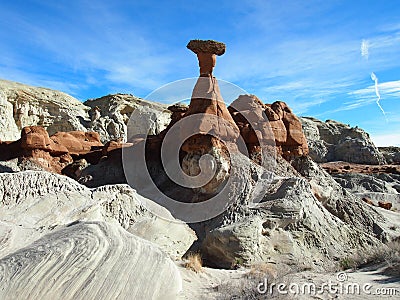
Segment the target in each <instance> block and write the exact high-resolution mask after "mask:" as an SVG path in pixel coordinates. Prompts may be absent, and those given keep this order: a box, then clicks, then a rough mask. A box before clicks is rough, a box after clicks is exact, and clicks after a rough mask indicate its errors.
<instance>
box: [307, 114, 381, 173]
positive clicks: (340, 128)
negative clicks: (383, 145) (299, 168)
mask: <svg viewBox="0 0 400 300" xmlns="http://www.w3.org/2000/svg"><path fill="white" fill-rule="evenodd" d="M300 121H301V123H302V125H303V130H304V134H305V136H306V138H307V142H308V147H309V149H310V156H311V158H312V159H313V160H314V161H316V162H330V161H347V162H353V163H360V164H371V165H378V164H384V163H385V162H386V160H385V158H384V156H383V155H382V154H381V153H380V152H379V150H378V148H377V147H375V145H374V144H373V142H372V141H371V139H370V137H369V135H368V133H366V132H365V131H364V130H362V129H361V128H358V127H354V128H352V127H350V126H348V125H346V124H343V123H339V122H336V121H332V120H328V121H326V122H322V121H320V120H317V119H315V118H306V117H304V118H300Z"/></svg>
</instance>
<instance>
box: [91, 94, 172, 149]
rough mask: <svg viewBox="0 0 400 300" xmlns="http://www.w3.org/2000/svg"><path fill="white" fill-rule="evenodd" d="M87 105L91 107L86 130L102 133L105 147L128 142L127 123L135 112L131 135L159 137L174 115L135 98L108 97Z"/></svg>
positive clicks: (122, 96) (165, 109)
mask: <svg viewBox="0 0 400 300" xmlns="http://www.w3.org/2000/svg"><path fill="white" fill-rule="evenodd" d="M84 104H85V105H86V106H88V107H90V111H89V114H90V119H91V121H90V123H89V124H88V125H87V128H88V129H89V130H92V131H95V132H97V133H99V134H100V137H101V141H102V142H103V143H106V142H108V141H110V140H115V139H119V138H120V139H122V140H125V141H126V139H127V124H128V120H129V118H130V117H131V114H132V112H133V111H135V110H137V111H136V113H135V118H136V119H135V127H133V126H131V127H130V128H129V134H131V135H139V134H145V135H146V134H150V135H156V134H159V133H160V132H161V131H162V130H164V129H165V128H166V127H167V126H168V124H169V122H170V120H171V111H170V110H168V106H167V105H162V104H159V103H156V102H150V101H146V100H143V99H140V98H137V97H135V96H132V95H124V94H117V95H108V96H104V97H101V98H98V99H92V100H88V101H86V102H85V103H84ZM147 129H149V130H147ZM145 131H146V132H145Z"/></svg>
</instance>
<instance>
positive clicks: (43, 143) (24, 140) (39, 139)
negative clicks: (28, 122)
mask: <svg viewBox="0 0 400 300" xmlns="http://www.w3.org/2000/svg"><path fill="white" fill-rule="evenodd" d="M20 144H21V148H22V149H24V150H35V149H37V150H44V151H49V152H50V151H51V150H52V141H51V140H50V138H49V134H48V133H47V131H46V130H45V129H44V128H43V127H40V126H29V127H24V128H23V129H22V131H21V139H20Z"/></svg>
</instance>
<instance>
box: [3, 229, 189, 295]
mask: <svg viewBox="0 0 400 300" xmlns="http://www.w3.org/2000/svg"><path fill="white" fill-rule="evenodd" d="M0 270H1V276H0V285H1V287H2V288H1V289H0V298H1V299H176V297H177V295H178V293H179V292H180V291H181V290H182V279H181V275H180V273H179V270H178V268H177V267H176V266H175V264H174V263H173V262H172V261H171V260H170V259H169V258H168V256H167V255H166V254H165V253H163V252H162V251H161V250H160V249H159V248H158V247H156V246H155V245H154V244H152V243H150V242H148V241H145V240H143V239H141V238H139V237H136V236H134V235H132V234H129V233H128V232H126V231H125V230H123V229H122V228H121V227H120V226H115V225H114V224H110V223H107V222H83V223H80V222H79V223H76V224H71V225H68V226H62V227H61V228H59V229H56V230H54V231H52V232H51V233H49V234H46V235H44V236H42V237H41V238H40V239H38V240H36V241H35V242H34V243H32V244H30V245H28V246H26V247H24V248H22V249H19V250H18V251H15V252H13V253H11V254H9V255H7V256H5V257H2V258H0Z"/></svg>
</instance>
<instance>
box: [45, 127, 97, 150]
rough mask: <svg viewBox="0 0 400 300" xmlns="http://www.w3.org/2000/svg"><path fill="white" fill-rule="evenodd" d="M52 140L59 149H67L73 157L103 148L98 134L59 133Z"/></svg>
mask: <svg viewBox="0 0 400 300" xmlns="http://www.w3.org/2000/svg"><path fill="white" fill-rule="evenodd" d="M50 138H51V140H52V141H53V142H54V143H55V144H57V145H58V147H65V148H66V149H67V150H68V153H69V154H71V155H82V154H87V153H89V152H90V151H93V150H96V149H99V148H102V147H103V144H102V143H101V141H100V135H99V134H98V133H97V132H82V131H70V132H57V133H56V134H54V135H52V136H51V137H50ZM56 152H57V151H56Z"/></svg>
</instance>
